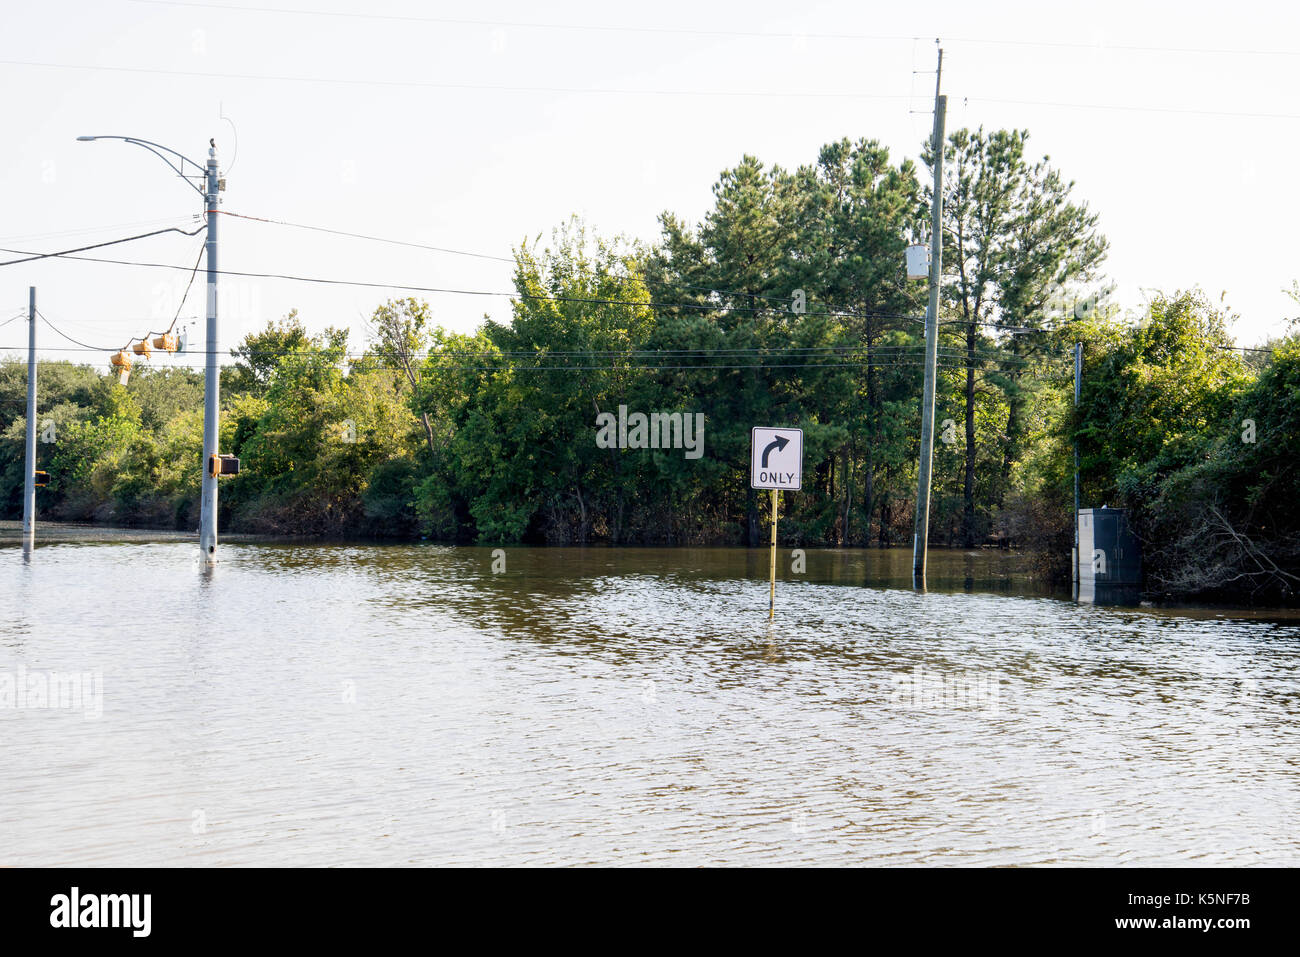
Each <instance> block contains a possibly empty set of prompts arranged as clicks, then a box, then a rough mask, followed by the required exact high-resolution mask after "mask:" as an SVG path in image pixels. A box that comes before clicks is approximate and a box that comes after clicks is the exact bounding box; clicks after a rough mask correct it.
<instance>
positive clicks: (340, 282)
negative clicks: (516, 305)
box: [0, 230, 920, 322]
mask: <svg viewBox="0 0 1300 957" xmlns="http://www.w3.org/2000/svg"><path fill="white" fill-rule="evenodd" d="M197 232H198V230H196V231H195V233H187V234H186V235H196V234H197ZM0 250H3V251H4V252H14V253H22V254H26V250H19V249H5V248H4V247H0ZM71 252H73V251H69V252H64V253H48V254H45V256H49V257H53V256H58V257H61V258H64V259H72V260H77V261H80V262H93V263H107V264H109V265H116V266H141V267H146V268H152V269H175V270H189V269H190V267H188V266H179V265H176V264H175V263H154V262H139V261H136V260H125V259H104V258H99V257H95V256H76V255H71V254H70V253H71ZM33 258H42V257H33ZM16 261H21V260H16ZM0 265H3V264H0ZM214 272H215V273H216V274H217V275H220V276H239V277H241V278H245V279H280V280H284V281H287V282H305V283H317V284H320V285H330V286H358V287H361V288H368V289H398V290H402V291H406V292H424V293H436V294H442V295H454V296H485V297H489V298H506V299H527V300H533V301H538V302H570V303H585V304H592V305H614V306H641V307H644V308H647V309H694V310H699V311H704V312H739V313H751V314H758V313H764V312H766V313H769V314H771V313H775V314H783V315H784V314H791V313H789V312H788V310H783V309H781V310H778V309H770V308H769V309H761V308H758V307H746V306H723V305H718V304H716V303H690V302H657V301H654V300H648V301H644V302H643V301H640V300H635V299H604V298H599V297H595V296H545V295H540V294H537V293H523V292H519V291H518V290H515V291H512V292H491V291H488V290H483V289H455V288H450V287H441V286H416V285H406V284H402V283H383V282H367V281H364V280H359V279H326V278H323V277H317V276H295V275H290V274H286V273H264V272H248V271H244V270H233V269H217V270H214ZM791 315H795V314H791ZM797 315H799V316H800V317H801V318H810V317H811V318H855V319H906V320H910V321H912V322H917V321H920V320H918V319H917V317H915V316H908V315H904V314H901V313H883V312H882V313H854V312H830V311H827V312H808V313H798V314H797Z"/></svg>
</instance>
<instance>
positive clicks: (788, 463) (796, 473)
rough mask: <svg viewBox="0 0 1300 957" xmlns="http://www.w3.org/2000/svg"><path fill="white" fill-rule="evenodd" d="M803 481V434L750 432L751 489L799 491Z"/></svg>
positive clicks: (794, 430) (772, 430)
mask: <svg viewBox="0 0 1300 957" xmlns="http://www.w3.org/2000/svg"><path fill="white" fill-rule="evenodd" d="M802 479H803V430H802V429H766V428H763V427H761V426H755V427H754V428H753V429H752V430H751V432H750V447H749V485H750V488H772V489H790V490H794V489H798V488H799V486H800V483H801V481H802Z"/></svg>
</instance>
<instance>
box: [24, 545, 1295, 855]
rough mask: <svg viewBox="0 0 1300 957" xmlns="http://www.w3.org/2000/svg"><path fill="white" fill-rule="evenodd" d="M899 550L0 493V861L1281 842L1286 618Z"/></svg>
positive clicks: (1060, 850) (1289, 844)
mask: <svg viewBox="0 0 1300 957" xmlns="http://www.w3.org/2000/svg"><path fill="white" fill-rule="evenodd" d="M910 558H911V556H910V552H909V551H906V550H888V551H865V552H864V551H838V550H824V551H823V550H808V551H807V553H806V556H805V563H806V564H805V567H804V569H803V571H796V570H794V568H793V556H792V554H791V552H790V550H789V549H782V550H781V552H780V562H779V581H778V586H777V612H776V620H775V622H773V623H771V624H769V623H768V621H767V599H768V585H767V574H768V553H767V550H766V549H756V550H753V551H750V550H746V549H669V548H664V549H604V548H550V549H542V548H505V549H503V550H501V551H499V552H495V553H494V550H493V549H491V548H477V547H473V548H464V547H442V546H435V545H391V546H389V545H320V544H299V543H275V542H258V541H237V540H229V541H227V542H226V543H225V544H224V545H223V547H222V561H221V563H220V564H219V565H218V566H217V567H216V569H215V570H214V571H212V572H210V573H207V572H204V571H201V570H200V569H199V567H198V562H197V547H196V546H195V545H194V544H193V543H192V542H191V541H190V538H189V536H175V537H173V536H165V535H161V536H160V535H157V534H149V533H136V534H131V535H125V534H123V533H121V532H118V531H116V530H114V531H104V530H98V531H96V530H87V529H82V530H68V529H56V528H43V529H42V530H41V544H39V545H38V547H37V548H36V549H35V550H34V552H32V553H31V554H30V555H27V556H24V553H23V550H22V549H21V548H19V547H18V546H17V544H16V540H15V538H14V536H13V534H12V528H11V529H10V531H9V534H8V535H7V537H5V538H3V539H0V760H2V761H3V768H4V774H3V776H0V837H2V839H0V865H42V864H89V865H110V864H118V865H154V864H161V865H259V864H283V865H402V864H484V865H495V864H507V865H533V864H677V865H709V864H763V865H767V864H873V865H879V864H888V865H936V864H942V865H1042V864H1084V865H1104V866H1109V865H1168V864H1204V865H1218V864H1281V865H1295V864H1297V863H1300V833H1298V828H1297V824H1296V822H1297V821H1298V820H1300V734H1298V733H1297V728H1298V724H1297V718H1298V717H1300V619H1297V618H1296V617H1295V616H1294V615H1289V614H1287V613H1284V612H1269V611H1254V612H1237V611H1230V610H1222V609H1148V608H1104V607H1095V606H1090V605H1079V604H1076V603H1074V602H1072V601H1070V600H1069V598H1068V594H1067V595H1065V596H1061V595H1059V594H1057V593H1054V592H1052V591H1051V590H1050V589H1047V588H1043V587H1040V586H1038V585H1036V584H1035V583H1034V582H1032V581H1030V580H1028V579H1027V578H1026V577H1025V575H1024V573H1023V570H1022V568H1021V563H1020V560H1019V559H1017V558H1016V557H1015V556H1012V555H1006V554H1001V553H996V552H977V553H964V552H949V551H934V552H931V574H930V589H929V591H927V592H925V593H918V592H916V591H913V590H912V589H911V588H910V587H909V584H910ZM74 675H76V676H84V680H83V682H82V685H81V688H80V691H79V692H78V693H73V694H72V697H71V698H67V699H66V700H59V701H57V702H56V701H53V700H48V699H47V700H44V701H42V700H41V697H40V695H39V694H38V693H37V692H36V691H35V690H33V689H36V688H38V687H39V686H40V684H41V682H47V687H49V688H54V687H55V686H56V684H57V683H58V682H60V681H64V682H65V684H66V680H67V679H68V677H69V676H74ZM6 682H7V683H6ZM32 682H36V683H35V684H32ZM22 683H26V684H27V685H28V689H27V690H26V691H24V692H22V693H21V694H20V692H19V688H18V686H19V684H22ZM6 689H8V697H7V698H6ZM65 690H66V688H65ZM78 695H79V696H78ZM51 697H57V696H55V695H51ZM65 697H66V696H65ZM56 703H57V704H61V705H64V706H62V707H55V706H53V705H54V704H56Z"/></svg>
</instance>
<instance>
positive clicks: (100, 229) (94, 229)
mask: <svg viewBox="0 0 1300 957" xmlns="http://www.w3.org/2000/svg"><path fill="white" fill-rule="evenodd" d="M189 218H190V217H181V216H168V217H165V218H163V219H145V220H137V221H135V222H132V223H113V224H109V225H104V226H86V227H84V228H81V229H61V230H57V231H55V232H52V233H25V234H23V235H21V236H2V237H0V242H3V243H14V242H31V241H34V240H39V239H57V238H59V237H62V236H80V235H84V234H86V233H104V232H108V231H109V230H110V229H132V228H134V227H136V226H160V225H162V224H163V223H175V222H176V221H177V220H178V219H182V220H183V219H189Z"/></svg>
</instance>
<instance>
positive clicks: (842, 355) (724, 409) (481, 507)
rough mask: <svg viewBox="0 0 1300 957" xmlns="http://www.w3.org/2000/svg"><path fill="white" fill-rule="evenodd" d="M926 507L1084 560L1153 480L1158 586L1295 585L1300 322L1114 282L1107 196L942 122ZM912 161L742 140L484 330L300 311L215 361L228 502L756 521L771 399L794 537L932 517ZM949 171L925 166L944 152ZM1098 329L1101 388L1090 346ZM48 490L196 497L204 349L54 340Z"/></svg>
mask: <svg viewBox="0 0 1300 957" xmlns="http://www.w3.org/2000/svg"><path fill="white" fill-rule="evenodd" d="M945 150H946V154H945V196H944V217H943V248H944V261H943V267H944V294H943V299H942V302H941V309H940V318H941V326H940V341H939V375H938V385H937V397H936V416H935V417H936V435H937V436H938V439H939V441H938V442H937V443H936V451H935V467H934V484H933V499H932V505H931V536H932V541H933V542H934V543H935V544H937V545H943V544H947V545H954V546H963V547H977V546H985V545H1003V546H1011V547H1019V548H1025V549H1027V550H1029V551H1031V552H1033V553H1035V554H1036V555H1039V556H1041V559H1042V561H1041V569H1042V573H1043V574H1044V575H1048V576H1052V577H1062V576H1064V577H1065V578H1066V580H1068V574H1069V573H1068V559H1069V548H1070V543H1071V539H1072V528H1071V524H1070V512H1071V508H1072V496H1073V472H1072V469H1073V453H1072V448H1073V444H1074V443H1075V442H1076V441H1077V442H1078V443H1079V447H1080V452H1081V460H1082V465H1083V476H1084V482H1083V489H1084V494H1083V504H1084V505H1085V506H1088V505H1101V504H1110V505H1117V506H1125V507H1128V508H1130V509H1131V512H1132V516H1133V520H1134V523H1135V526H1136V527H1137V529H1138V532H1139V535H1140V537H1142V539H1143V541H1144V547H1145V551H1146V557H1147V570H1148V576H1147V577H1148V583H1147V584H1148V588H1149V590H1152V591H1154V592H1159V593H1162V594H1169V595H1177V596H1188V595H1198V594H1199V595H1218V596H1223V597H1231V596H1236V597H1240V596H1241V595H1243V594H1249V595H1251V596H1253V597H1254V598H1255V599H1256V600H1261V601H1262V600H1285V599H1288V598H1289V596H1291V595H1292V594H1293V593H1294V592H1293V586H1294V585H1295V584H1297V583H1300V578H1297V577H1296V576H1297V573H1300V514H1297V508H1298V507H1300V506H1297V505H1296V504H1295V503H1296V494H1295V493H1296V492H1297V486H1298V484H1300V480H1298V478H1297V474H1296V465H1295V463H1296V462H1297V461H1300V458H1298V457H1297V454H1296V453H1297V452H1298V451H1300V449H1297V448H1296V443H1297V441H1298V439H1297V436H1300V338H1298V337H1297V335H1296V332H1295V330H1294V329H1293V330H1292V333H1291V334H1290V335H1289V336H1287V337H1285V338H1283V339H1280V340H1278V341H1276V342H1273V343H1270V344H1269V345H1268V348H1266V349H1264V350H1261V351H1257V352H1243V351H1240V350H1236V349H1234V348H1232V341H1231V335H1230V326H1231V321H1232V316H1231V315H1230V314H1229V313H1228V312H1227V310H1226V309H1225V308H1224V307H1223V306H1222V305H1221V304H1216V303H1212V302H1210V301H1209V300H1208V299H1207V298H1206V297H1205V296H1204V295H1203V294H1202V293H1200V292H1199V291H1197V290H1191V291H1177V292H1173V293H1170V294H1169V295H1162V296H1157V297H1156V298H1154V299H1153V300H1152V301H1151V302H1150V303H1149V304H1148V305H1147V306H1146V307H1145V308H1144V309H1143V310H1142V311H1141V313H1140V314H1138V315H1131V316H1127V317H1121V316H1120V315H1118V314H1117V310H1116V309H1115V308H1114V307H1113V306H1110V305H1108V304H1107V303H1106V301H1105V287H1104V286H1102V285H1101V270H1102V267H1103V265H1104V261H1105V256H1106V252H1107V242H1106V239H1105V237H1104V236H1103V235H1102V233H1101V231H1100V228H1099V219H1098V215H1097V213H1095V212H1094V211H1092V210H1090V209H1089V208H1088V206H1087V204H1086V203H1084V202H1082V201H1080V200H1078V199H1077V198H1076V197H1075V196H1074V184H1073V183H1072V182H1070V181H1068V180H1067V179H1065V178H1064V177H1063V176H1062V174H1061V173H1060V172H1059V171H1058V170H1056V169H1055V168H1054V167H1053V166H1052V165H1051V163H1050V160H1049V159H1048V158H1046V157H1042V158H1035V157H1033V156H1032V154H1031V153H1030V152H1029V149H1028V134H1027V133H1026V132H1025V131H1023V130H1011V131H1008V130H998V131H993V132H986V131H984V130H983V129H978V130H973V131H972V130H960V131H958V132H956V133H954V134H952V135H951V136H950V137H949V139H948V141H947V142H946V144H945ZM932 162H933V156H932V155H931V154H930V152H929V151H928V150H926V151H923V153H922V155H921V160H920V163H921V168H922V169H918V167H917V166H916V165H915V164H913V163H912V162H911V161H910V160H907V159H903V160H901V161H898V162H895V161H893V160H891V158H890V156H889V152H888V150H887V149H886V148H884V147H883V146H882V145H880V144H879V143H878V142H875V141H872V140H865V139H864V140H859V141H856V142H852V141H849V140H842V141H839V142H835V143H831V144H828V145H826V146H824V147H823V148H822V149H821V150H820V151H819V153H818V155H817V157H816V159H815V161H814V162H811V163H809V164H807V165H805V166H801V167H799V168H798V169H795V170H785V169H782V168H780V167H777V166H769V165H766V164H764V163H762V162H760V161H759V160H758V159H757V158H755V157H751V156H745V157H743V158H742V159H741V161H740V162H739V163H738V164H737V165H736V166H735V167H734V168H732V169H729V170H726V171H724V172H723V173H722V174H721V176H720V177H719V179H718V181H717V182H716V183H715V184H714V187H713V197H714V199H713V204H712V207H711V208H710V209H709V210H708V212H707V213H706V214H705V215H704V217H703V218H702V220H701V221H700V222H698V223H688V222H685V221H683V220H682V219H680V218H679V217H677V216H676V215H674V214H672V213H668V212H666V213H664V214H662V215H661V217H660V225H661V232H660V235H659V237H658V238H657V239H656V240H655V241H654V242H653V243H639V242H633V241H627V240H624V239H620V238H609V237H602V236H598V235H595V234H594V233H593V232H592V231H591V230H590V229H589V228H587V227H586V226H585V224H583V223H582V222H580V221H578V220H576V219H575V220H571V221H569V222H567V223H564V224H561V225H560V226H559V227H558V228H557V229H556V230H555V231H554V232H553V234H552V236H551V237H550V239H549V241H547V242H546V243H542V242H541V241H540V240H538V241H535V242H531V243H529V242H526V243H523V244H522V245H521V246H519V247H518V248H517V249H516V250H515V267H514V289H515V298H514V299H513V300H512V304H511V312H510V315H509V318H508V319H507V320H505V321H498V320H494V319H491V318H487V317H485V319H484V321H483V322H482V324H481V325H480V326H479V327H478V328H477V329H476V330H474V331H473V332H472V333H464V332H452V331H448V330H447V329H445V328H442V327H441V326H439V325H438V324H437V323H436V322H435V317H434V315H433V314H432V311H431V309H430V307H429V305H428V304H427V303H425V302H422V301H420V300H417V299H410V298H407V299H393V300H390V301H387V302H385V303H382V304H381V305H379V306H378V307H377V308H376V309H375V311H374V313H373V315H372V316H371V317H370V320H369V323H368V328H367V329H366V331H365V335H364V337H363V338H362V341H360V342H358V343H356V344H355V345H353V344H352V342H351V339H352V335H353V333H352V332H351V331H350V330H348V329H342V328H328V329H326V330H325V331H324V332H322V333H319V334H311V333H310V332H309V331H308V330H307V328H306V326H305V325H304V323H303V322H302V321H301V319H300V317H299V316H298V315H297V314H296V313H291V314H290V315H288V316H286V317H284V318H283V319H280V320H276V321H273V322H270V323H268V325H267V326H266V327H265V328H264V329H262V330H259V331H257V332H254V333H250V334H249V335H247V336H246V337H245V338H244V339H243V340H242V341H241V343H240V345H239V346H238V347H237V348H236V349H234V350H232V354H233V359H234V361H233V363H232V364H230V365H227V366H225V367H223V371H222V401H223V412H222V451H225V452H232V453H234V454H236V455H238V456H239V457H240V459H241V461H242V463H243V473H242V474H241V475H240V476H239V477H237V478H236V479H233V480H230V481H223V484H222V490H221V498H220V502H221V508H220V521H221V527H222V528H223V530H227V531H247V532H261V533H272V534H291V535H315V536H339V537H354V536H379V537H388V538H400V539H413V538H429V539H436V540H442V541H458V542H468V541H477V542H518V541H526V542H539V543H542V542H544V543H580V542H603V543H610V544H738V545H757V544H759V543H760V538H761V529H762V527H763V524H764V518H765V516H764V509H765V507H766V498H765V496H758V495H756V494H755V492H754V491H753V490H752V489H750V488H749V483H748V451H749V430H750V428H751V427H752V426H754V425H786V426H799V427H801V428H802V429H803V430H804V436H805V450H804V484H803V489H802V490H801V491H800V492H798V493H787V494H786V499H785V502H786V504H785V506H783V516H782V523H783V524H782V528H783V537H784V538H785V539H786V540H787V541H789V542H791V543H792V544H802V545H814V546H816V545H828V546H889V545H894V544H910V541H911V534H912V521H913V506H914V499H915V494H916V463H917V458H918V454H919V418H920V416H919V406H920V401H919V400H920V392H921V378H922V359H923V349H924V326H923V317H924V312H925V296H926V291H927V290H926V284H925V283H923V282H915V281H910V280H909V279H908V278H907V275H906V270H905V266H904V262H905V258H904V251H905V248H906V246H907V245H908V244H909V243H912V242H921V241H926V240H927V237H926V236H925V230H926V229H927V228H928V211H929V205H930V200H931V197H930V195H929V192H928V189H927V188H926V187H925V186H924V185H923V176H922V170H923V168H925V167H928V166H929V165H930V164H931V163H932ZM924 178H927V179H928V177H924ZM1076 341H1080V342H1083V343H1084V353H1085V362H1084V377H1083V380H1084V386H1083V396H1082V402H1081V403H1080V405H1079V408H1078V409H1077V410H1076V409H1075V408H1074V404H1073V364H1072V348H1073V344H1074V343H1075V342H1076ZM25 382H26V368H25V362H23V361H22V360H20V359H17V358H9V359H5V360H4V361H3V362H0V509H2V510H3V513H4V514H5V515H6V516H8V517H16V516H17V515H19V514H21V489H22V461H23V429H24V425H25V423H24V420H23V413H24V404H23V400H24V396H25ZM38 384H39V403H40V405H39V407H40V409H41V413H40V414H41V425H42V428H43V429H44V431H43V432H42V435H43V437H44V436H45V435H46V434H47V433H48V434H49V435H51V436H52V437H53V441H48V442H42V443H40V444H39V449H40V451H39V456H40V462H41V466H40V467H42V468H45V469H46V470H47V471H49V472H50V475H51V481H50V485H49V487H48V488H45V489H42V490H41V492H40V505H39V507H40V509H41V512H42V514H44V515H46V516H49V517H53V518H57V519H64V520H77V521H97V522H106V523H118V524H132V525H151V526H159V527H169V528H170V527H176V528H185V529H189V528H194V527H195V526H196V525H197V516H198V503H199V464H198V463H199V455H200V446H201V433H202V380H201V377H200V375H199V374H198V373H197V372H196V371H194V370H189V369H185V368H171V369H168V368H165V367H164V368H157V369H147V370H141V371H138V372H136V373H134V374H133V375H132V377H131V379H130V381H129V383H128V384H127V385H126V386H121V385H118V384H117V381H116V379H115V377H113V376H111V375H109V374H108V372H107V369H106V368H95V367H92V366H88V365H78V364H74V363H70V362H44V363H42V365H41V372H40V377H39V380H38ZM620 407H623V408H624V410H632V411H633V412H634V413H642V414H647V415H649V414H651V413H659V414H664V415H672V414H680V415H681V416H691V417H692V419H691V420H690V421H692V422H694V421H695V418H694V417H696V416H699V415H702V416H703V419H702V420H701V421H702V422H703V430H704V435H703V442H702V452H701V453H700V454H699V455H691V456H687V455H684V454H683V452H682V450H681V449H680V448H677V449H674V448H663V447H661V448H649V447H641V448H637V447H628V446H627V445H624V444H620V443H617V442H614V443H611V442H609V441H603V442H602V441H598V435H599V434H600V426H599V424H600V423H602V422H603V423H608V422H609V421H610V417H611V416H616V415H617V414H618V413H619V410H620Z"/></svg>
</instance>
